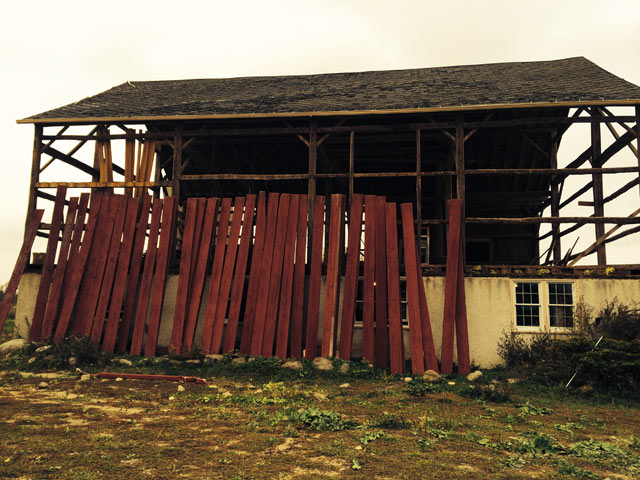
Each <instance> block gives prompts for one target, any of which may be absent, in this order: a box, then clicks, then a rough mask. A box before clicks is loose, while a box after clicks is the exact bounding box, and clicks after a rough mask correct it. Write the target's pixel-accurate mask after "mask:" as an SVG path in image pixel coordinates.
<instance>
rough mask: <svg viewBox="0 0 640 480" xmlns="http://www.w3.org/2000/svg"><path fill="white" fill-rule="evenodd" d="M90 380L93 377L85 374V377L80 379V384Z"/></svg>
mask: <svg viewBox="0 0 640 480" xmlns="http://www.w3.org/2000/svg"><path fill="white" fill-rule="evenodd" d="M89 380H91V375H89V374H88V373H85V374H84V375H82V376H81V377H80V380H78V381H79V382H88V381H89Z"/></svg>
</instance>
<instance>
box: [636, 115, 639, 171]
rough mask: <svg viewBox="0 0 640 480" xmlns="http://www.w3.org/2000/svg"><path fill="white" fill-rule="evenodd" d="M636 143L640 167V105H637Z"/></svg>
mask: <svg viewBox="0 0 640 480" xmlns="http://www.w3.org/2000/svg"><path fill="white" fill-rule="evenodd" d="M636 144H637V145H636V151H637V152H638V153H637V154H636V155H637V157H638V167H640V105H636Z"/></svg>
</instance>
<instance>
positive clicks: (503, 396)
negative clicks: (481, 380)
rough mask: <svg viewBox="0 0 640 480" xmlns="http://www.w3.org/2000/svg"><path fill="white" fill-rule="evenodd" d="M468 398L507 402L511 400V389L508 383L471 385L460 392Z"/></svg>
mask: <svg viewBox="0 0 640 480" xmlns="http://www.w3.org/2000/svg"><path fill="white" fill-rule="evenodd" d="M460 393H461V395H463V396H465V397H468V398H477V399H479V400H482V401H484V402H494V403H505V402H508V401H510V400H511V389H510V388H509V387H508V386H506V385H498V386H496V385H494V384H493V383H490V384H489V385H469V387H468V388H467V389H466V390H463V391H462V392H460Z"/></svg>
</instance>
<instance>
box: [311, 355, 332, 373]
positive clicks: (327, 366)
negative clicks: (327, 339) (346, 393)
mask: <svg viewBox="0 0 640 480" xmlns="http://www.w3.org/2000/svg"><path fill="white" fill-rule="evenodd" d="M313 366H314V367H316V368H317V369H318V370H324V371H329V370H333V362H332V361H331V359H329V358H326V357H316V358H314V359H313Z"/></svg>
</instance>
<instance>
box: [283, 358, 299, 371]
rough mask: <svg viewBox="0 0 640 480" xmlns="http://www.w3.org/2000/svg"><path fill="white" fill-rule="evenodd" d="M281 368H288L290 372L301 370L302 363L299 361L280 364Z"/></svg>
mask: <svg viewBox="0 0 640 480" xmlns="http://www.w3.org/2000/svg"><path fill="white" fill-rule="evenodd" d="M282 368H289V369H291V370H302V362H301V361H300V360H289V361H288V362H285V363H283V364H282Z"/></svg>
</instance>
